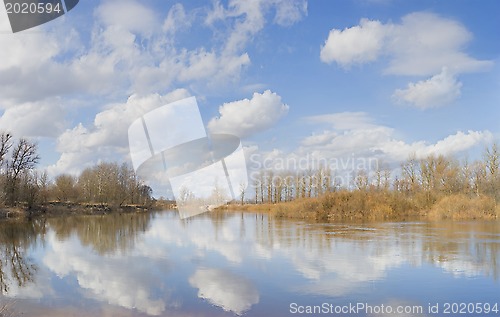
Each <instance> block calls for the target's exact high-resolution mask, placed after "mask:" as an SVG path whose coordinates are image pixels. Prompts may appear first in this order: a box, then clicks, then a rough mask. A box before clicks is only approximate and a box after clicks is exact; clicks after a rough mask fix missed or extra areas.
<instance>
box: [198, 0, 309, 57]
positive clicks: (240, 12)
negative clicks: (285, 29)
mask: <svg viewBox="0 0 500 317" xmlns="http://www.w3.org/2000/svg"><path fill="white" fill-rule="evenodd" d="M273 8H274V9H275V10H276V14H275V18H274V22H275V23H277V24H279V25H282V26H290V25H292V24H294V23H296V22H297V21H299V20H301V19H302V17H303V16H305V15H306V14H307V3H306V1H304V0H273V1H266V0H257V1H246V0H232V1H229V3H228V6H227V8H225V7H224V6H223V5H222V4H221V3H220V2H219V1H216V2H214V5H213V8H212V10H210V11H209V12H208V14H207V17H206V19H205V23H206V24H207V25H214V24H215V23H216V22H217V21H220V20H222V21H225V22H226V23H229V25H230V28H229V30H228V32H227V33H228V34H226V35H225V36H224V38H225V39H226V40H225V41H224V42H225V43H224V52H225V54H233V53H234V52H238V51H240V50H241V49H242V48H243V47H244V46H245V45H246V44H247V43H248V42H249V41H251V40H252V39H253V38H254V36H255V35H256V34H257V33H259V32H260V31H261V30H262V29H263V28H264V25H265V23H266V17H265V16H266V14H267V13H268V12H269V11H270V10H271V9H273Z"/></svg>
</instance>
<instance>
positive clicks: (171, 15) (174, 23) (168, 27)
mask: <svg viewBox="0 0 500 317" xmlns="http://www.w3.org/2000/svg"><path fill="white" fill-rule="evenodd" d="M190 25H191V17H190V16H189V15H188V14H186V10H184V6H183V5H182V4H180V3H176V4H174V5H173V6H172V7H171V8H170V10H169V11H168V15H167V18H166V19H165V21H164V22H163V31H165V32H167V33H169V34H175V33H176V32H177V31H178V30H179V29H182V28H187V27H189V26H190Z"/></svg>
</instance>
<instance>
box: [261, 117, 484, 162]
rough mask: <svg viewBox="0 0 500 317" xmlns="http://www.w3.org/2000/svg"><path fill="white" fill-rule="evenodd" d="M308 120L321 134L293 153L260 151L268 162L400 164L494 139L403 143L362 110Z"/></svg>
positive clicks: (478, 136)
mask: <svg viewBox="0 0 500 317" xmlns="http://www.w3.org/2000/svg"><path fill="white" fill-rule="evenodd" d="M307 122H309V123H312V124H315V125H318V124H325V125H326V128H325V130H324V131H322V132H320V133H314V134H311V135H309V136H307V137H304V138H303V139H302V140H301V142H300V146H299V147H298V148H297V149H295V151H293V152H292V153H283V152H279V153H277V155H276V153H275V152H270V153H266V154H263V155H264V156H266V158H268V159H269V160H271V161H273V160H274V161H276V160H282V159H283V158H287V157H288V158H293V157H294V158H295V159H300V158H301V157H302V158H304V157H313V158H315V159H330V158H335V159H339V160H340V159H342V160H344V159H345V160H347V159H352V158H353V157H356V158H364V159H370V158H373V159H378V160H381V161H384V162H386V163H399V162H401V161H403V160H405V159H407V158H408V156H409V155H410V154H416V156H417V158H424V157H426V156H428V155H431V154H435V155H439V154H443V155H454V154H457V153H461V152H464V151H467V150H469V149H471V148H473V147H474V146H477V145H481V144H485V143H488V142H490V141H491V140H493V134H492V133H491V132H490V131H487V130H485V131H473V130H469V131H457V132H456V133H454V134H451V135H448V136H445V137H443V138H442V139H441V140H438V141H436V142H435V143H431V142H427V141H424V140H420V141H415V142H411V143H409V142H405V141H404V140H402V139H401V138H400V137H399V136H398V132H397V131H396V130H394V129H393V128H390V127H388V126H385V125H381V124H377V123H376V122H375V120H374V119H373V118H371V117H370V116H369V115H368V114H366V113H363V112H353V113H350V112H343V113H336V114H329V115H323V116H315V117H308V118H307Z"/></svg>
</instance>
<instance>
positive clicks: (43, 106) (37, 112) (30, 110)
mask: <svg viewBox="0 0 500 317" xmlns="http://www.w3.org/2000/svg"><path fill="white" fill-rule="evenodd" d="M48 118H50V119H48ZM64 126H65V111H64V109H63V107H62V105H61V104H60V101H59V100H56V99H51V100H46V101H40V102H26V103H23V104H21V105H18V106H13V107H9V108H8V109H6V110H5V112H4V113H3V115H1V116H0V127H2V130H5V131H10V132H12V133H13V134H14V135H17V136H25V137H57V136H58V135H59V134H60V133H61V132H62V131H63V130H64Z"/></svg>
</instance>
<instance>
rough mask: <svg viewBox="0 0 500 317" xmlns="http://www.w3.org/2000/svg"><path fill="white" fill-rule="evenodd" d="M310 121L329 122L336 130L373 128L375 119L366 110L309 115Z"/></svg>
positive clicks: (307, 119) (308, 119)
mask: <svg viewBox="0 0 500 317" xmlns="http://www.w3.org/2000/svg"><path fill="white" fill-rule="evenodd" d="M306 121H308V122H310V123H328V124H331V125H332V126H333V128H334V129H336V130H350V129H362V128H372V127H374V126H375V125H374V124H373V119H372V118H371V117H370V116H369V115H368V113H366V112H350V111H346V112H338V113H332V114H326V115H319V116H311V117H307V118H306Z"/></svg>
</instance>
